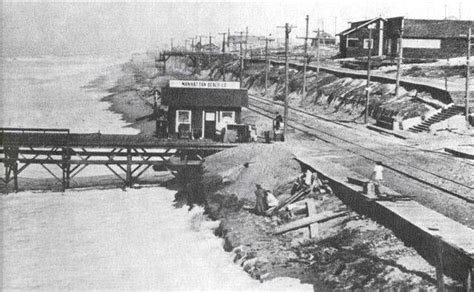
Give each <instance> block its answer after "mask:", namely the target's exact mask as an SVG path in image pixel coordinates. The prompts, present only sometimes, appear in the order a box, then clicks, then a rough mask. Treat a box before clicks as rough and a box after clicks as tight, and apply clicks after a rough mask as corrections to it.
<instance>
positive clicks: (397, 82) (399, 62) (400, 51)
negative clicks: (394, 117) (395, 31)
mask: <svg viewBox="0 0 474 292" xmlns="http://www.w3.org/2000/svg"><path fill="white" fill-rule="evenodd" d="M403 23H404V21H403V18H402V24H401V27H400V37H399V38H398V59H397V76H396V80H395V96H398V93H399V91H400V70H401V65H402V59H403Z"/></svg>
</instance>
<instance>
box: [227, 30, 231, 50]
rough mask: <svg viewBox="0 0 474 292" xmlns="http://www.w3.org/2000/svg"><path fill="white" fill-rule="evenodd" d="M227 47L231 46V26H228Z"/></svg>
mask: <svg viewBox="0 0 474 292" xmlns="http://www.w3.org/2000/svg"><path fill="white" fill-rule="evenodd" d="M227 48H230V28H227Z"/></svg>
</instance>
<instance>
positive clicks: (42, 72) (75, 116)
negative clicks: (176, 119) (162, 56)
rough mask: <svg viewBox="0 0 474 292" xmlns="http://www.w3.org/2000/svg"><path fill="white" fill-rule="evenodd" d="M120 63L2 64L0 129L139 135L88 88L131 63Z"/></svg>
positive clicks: (33, 60)
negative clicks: (59, 130) (39, 129)
mask: <svg viewBox="0 0 474 292" xmlns="http://www.w3.org/2000/svg"><path fill="white" fill-rule="evenodd" d="M126 60H127V59H126V58H125V57H124V56H115V57H87V56H71V57H55V56H43V57H28V58H26V57H18V58H2V69H1V70H0V72H1V78H2V79H1V81H2V89H1V96H2V99H1V102H0V106H1V107H0V112H1V115H0V126H2V127H32V128H38V127H46V128H68V129H70V130H71V132H75V133H96V132H98V131H100V132H101V133H115V134H136V133H137V130H135V129H133V128H129V127H127V126H128V124H127V123H126V122H125V121H123V120H121V117H120V115H119V114H116V113H112V112H110V111H108V107H109V104H108V103H105V102H99V101H100V99H101V98H102V97H103V96H104V95H106V94H107V93H106V92H103V91H101V90H95V89H91V88H89V87H87V85H88V83H89V82H90V81H92V80H94V79H95V78H97V77H99V76H101V75H103V74H107V73H111V72H112V71H114V70H117V68H118V66H119V65H120V64H121V63H123V62H124V61H126Z"/></svg>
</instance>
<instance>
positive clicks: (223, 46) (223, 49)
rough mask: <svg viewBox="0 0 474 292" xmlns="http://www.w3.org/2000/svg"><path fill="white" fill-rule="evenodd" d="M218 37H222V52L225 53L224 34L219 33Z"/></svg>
mask: <svg viewBox="0 0 474 292" xmlns="http://www.w3.org/2000/svg"><path fill="white" fill-rule="evenodd" d="M219 34H220V35H222V52H223V53H225V36H226V34H227V33H226V32H220V33H219Z"/></svg>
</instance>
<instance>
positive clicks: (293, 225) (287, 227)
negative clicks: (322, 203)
mask: <svg viewBox="0 0 474 292" xmlns="http://www.w3.org/2000/svg"><path fill="white" fill-rule="evenodd" d="M346 214H347V212H332V211H326V212H322V213H319V214H317V215H312V216H310V217H306V218H303V219H300V220H297V221H293V222H290V223H287V224H284V225H281V226H279V227H277V228H276V230H275V232H274V234H282V233H285V232H288V231H292V230H296V229H299V228H302V227H305V226H308V225H310V224H313V223H319V222H324V221H328V220H331V219H335V218H338V217H343V216H346Z"/></svg>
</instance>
